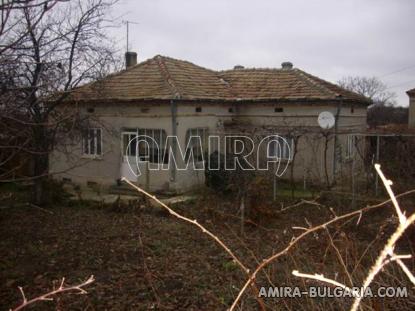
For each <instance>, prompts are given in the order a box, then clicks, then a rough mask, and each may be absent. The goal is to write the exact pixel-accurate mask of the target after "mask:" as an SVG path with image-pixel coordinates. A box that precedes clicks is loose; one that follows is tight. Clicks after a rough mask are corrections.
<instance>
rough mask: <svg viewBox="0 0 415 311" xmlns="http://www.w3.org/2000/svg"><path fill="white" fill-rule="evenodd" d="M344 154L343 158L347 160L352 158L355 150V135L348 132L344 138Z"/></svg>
mask: <svg viewBox="0 0 415 311" xmlns="http://www.w3.org/2000/svg"><path fill="white" fill-rule="evenodd" d="M346 146H347V147H346V154H345V158H346V159H347V160H349V159H352V158H353V157H354V155H355V152H356V135H353V134H348V135H347V140H346Z"/></svg>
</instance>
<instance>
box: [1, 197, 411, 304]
mask: <svg viewBox="0 0 415 311" xmlns="http://www.w3.org/2000/svg"><path fill="white" fill-rule="evenodd" d="M318 202H319V203H321V204H324V206H323V205H318V204H311V203H306V202H305V203H304V204H300V205H298V206H293V207H292V208H289V209H287V210H285V211H283V212H281V207H282V206H285V207H286V206H287V205H289V204H292V203H293V202H291V203H290V202H286V200H282V199H281V200H279V201H278V202H276V203H271V202H261V201H260V200H258V199H256V200H253V201H252V202H250V203H249V204H248V206H249V213H248V217H247V222H246V226H245V236H244V237H241V235H240V220H239V219H238V213H237V210H238V209H237V204H236V203H235V202H234V200H232V198H231V197H220V198H219V197H218V196H217V195H215V194H213V193H204V194H202V195H200V196H199V197H198V199H197V200H195V201H193V202H189V203H186V204H182V205H180V206H174V208H175V209H176V210H178V211H180V212H181V213H182V214H184V215H186V216H189V217H190V218H191V219H197V220H198V221H199V222H200V223H202V224H204V225H206V227H207V228H208V229H209V230H211V231H212V232H213V233H215V234H216V235H217V236H218V237H220V238H221V239H222V240H223V241H224V242H225V243H226V244H227V245H228V246H229V247H230V248H231V249H232V250H234V251H235V253H236V255H237V256H238V257H239V258H240V259H241V261H242V262H243V263H244V264H246V265H247V266H248V267H249V268H250V269H254V268H255V267H256V266H257V265H258V263H259V262H260V261H262V259H263V258H266V257H268V256H270V255H271V254H273V253H274V252H276V251H279V250H282V249H283V248H285V247H286V245H288V243H289V242H290V240H291V239H292V237H293V236H298V235H299V233H301V230H300V229H293V227H309V226H310V225H317V224H320V223H323V222H324V221H327V220H329V219H331V218H332V217H334V216H333V215H334V214H338V215H341V214H343V213H345V212H347V211H348V210H349V207H348V206H349V205H350V202H348V201H347V200H342V199H337V200H332V199H331V198H320V199H319V200H318ZM402 202H403V204H402V205H403V206H404V207H405V206H410V205H412V201H411V200H410V199H409V198H408V199H406V200H403V201H402ZM367 203H368V202H365V201H360V202H359V204H360V205H361V206H365V205H366V204H367ZM1 205H2V209H0V235H1V240H0V252H1V258H0V271H1V272H0V273H1V274H0V286H1V288H0V304H1V309H2V310H8V309H9V308H12V307H15V306H17V305H19V304H20V303H21V295H20V293H19V290H18V286H22V287H23V289H24V292H25V293H26V296H27V297H29V298H31V297H34V296H37V295H40V294H42V293H45V292H47V291H49V290H51V289H52V287H53V285H54V284H55V285H58V284H59V281H60V279H61V278H62V277H65V278H66V282H67V283H68V284H75V283H79V282H80V281H82V280H85V279H87V278H88V277H89V276H90V275H94V276H95V278H96V281H95V282H94V283H92V284H91V285H89V286H88V287H87V288H85V289H86V290H87V291H88V294H87V295H77V294H68V293H67V294H64V295H59V296H57V297H55V300H54V301H43V302H39V303H36V304H35V305H33V307H32V308H29V309H30V310H55V309H56V310H148V309H156V310H225V309H226V308H228V307H229V306H230V304H231V303H232V301H233V299H234V298H235V297H236V295H237V294H238V292H239V290H240V288H241V287H242V286H243V284H244V283H245V281H246V279H247V277H246V275H245V274H244V273H243V272H242V271H241V270H240V268H239V267H238V266H237V265H236V264H235V263H234V262H233V261H232V259H231V258H230V256H229V255H228V254H226V253H225V252H224V251H223V250H222V249H221V248H220V247H219V246H217V245H216V244H215V243H214V242H213V241H212V240H211V239H210V238H209V237H207V236H206V235H204V234H203V233H202V232H201V231H200V230H198V229H197V228H195V227H193V226H192V225H190V224H188V223H184V222H182V221H180V220H178V219H176V218H174V217H172V216H170V215H168V214H167V213H165V212H163V211H161V210H160V209H156V208H152V207H150V205H149V204H147V203H145V202H140V203H137V204H130V205H117V206H115V205H113V206H102V205H100V204H91V203H80V202H71V203H65V204H63V203H62V204H60V205H56V206H52V207H49V208H47V209H39V208H36V207H29V206H26V207H25V206H10V205H11V201H10V202H7V200H6V201H5V200H3V202H2V203H1ZM326 205H327V206H326ZM328 206H331V207H332V209H331V210H330V209H329V207H328ZM391 215H393V210H392V208H391V206H389V205H387V206H385V207H382V208H377V209H374V210H372V211H370V212H368V213H367V214H363V216H362V218H361V219H360V221H359V222H358V217H354V218H350V219H348V220H346V221H342V222H339V223H336V224H334V225H332V226H331V227H329V228H328V231H325V230H322V231H318V232H317V233H314V234H310V235H309V236H307V237H306V238H304V239H303V240H302V241H300V242H299V244H297V245H296V246H295V247H294V248H293V249H292V250H291V251H290V252H289V253H288V254H287V255H285V256H282V257H280V258H279V259H278V260H277V261H276V262H275V263H274V264H272V265H270V266H269V267H267V268H266V269H265V271H264V272H266V274H265V273H261V274H260V275H259V277H258V280H257V285H258V287H261V286H266V287H267V288H268V287H269V286H271V285H270V283H269V281H272V283H273V284H274V285H275V286H287V285H290V286H293V285H298V286H301V288H305V287H307V286H310V285H322V284H318V283H317V282H315V281H308V280H304V279H299V278H296V277H294V276H292V275H291V272H292V270H299V271H301V272H304V273H324V275H325V276H327V277H330V278H336V279H337V280H338V281H340V282H344V283H346V284H348V282H349V278H348V276H347V274H349V275H350V276H351V277H352V279H353V281H354V282H355V283H354V285H355V286H360V284H361V282H362V279H363V277H364V276H365V274H366V272H367V267H369V266H370V264H371V263H373V261H374V259H375V258H376V256H377V254H378V252H379V250H380V249H381V247H382V245H383V244H384V242H385V240H386V239H387V237H388V236H389V235H390V234H391V233H392V232H393V230H394V228H395V226H396V219H395V218H394V217H391ZM357 223H358V224H357ZM411 236H413V231H412V232H410V233H408V234H407V235H406V236H405V237H404V238H403V239H402V240H401V241H400V243H399V246H400V250H399V251H402V252H403V253H408V252H409V253H411V254H413V253H414V252H413V250H412V243H413V241H414V239H413V238H412V241H411ZM330 238H331V239H332V241H333V243H331V242H330ZM339 255H341V257H342V260H340V257H339ZM341 261H343V264H342V263H341ZM406 263H407V265H408V267H409V268H410V269H411V270H412V271H413V270H414V269H413V268H414V262H413V260H407V261H406ZM345 268H346V269H347V271H348V273H346V272H345ZM381 285H383V286H385V285H393V286H408V289H409V298H400V299H396V298H394V299H384V298H382V299H380V298H379V299H371V300H369V299H365V300H364V301H363V302H364V304H363V306H364V308H365V309H374V310H383V309H392V310H393V309H400V310H412V309H413V308H414V306H415V299H414V295H413V294H414V292H413V289H412V288H411V286H410V282H409V281H408V280H407V279H406V277H405V275H404V274H403V273H402V272H401V271H400V269H399V268H397V266H395V265H393V264H391V265H389V266H388V267H386V268H385V269H384V271H383V272H381V274H380V275H379V276H378V277H377V278H376V282H375V284H374V286H381ZM264 302H265V303H266V304H267V306H268V307H269V308H270V309H275V310H310V309H321V310H342V309H347V308H348V307H349V306H350V303H351V300H350V299H343V298H325V299H311V298H268V299H265V300H264ZM239 308H240V310H257V308H258V307H257V303H256V301H255V299H254V298H253V295H252V292H251V291H247V292H246V293H245V294H244V298H243V299H242V302H241V303H240V304H239Z"/></svg>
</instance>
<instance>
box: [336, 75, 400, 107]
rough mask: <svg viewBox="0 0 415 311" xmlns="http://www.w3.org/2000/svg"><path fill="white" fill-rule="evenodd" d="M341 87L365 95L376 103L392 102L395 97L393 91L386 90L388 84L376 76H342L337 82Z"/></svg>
mask: <svg viewBox="0 0 415 311" xmlns="http://www.w3.org/2000/svg"><path fill="white" fill-rule="evenodd" d="M337 83H338V84H339V85H340V86H341V87H343V88H345V89H347V90H349V91H353V92H355V93H358V94H360V95H363V96H366V97H367V98H369V99H371V100H372V101H373V103H374V104H375V105H377V104H383V105H386V104H393V103H394V101H395V98H396V94H395V93H394V92H389V91H388V86H387V85H386V84H385V83H383V82H382V81H381V80H379V79H378V78H376V77H359V76H348V77H343V78H342V79H341V80H339V81H338V82H337Z"/></svg>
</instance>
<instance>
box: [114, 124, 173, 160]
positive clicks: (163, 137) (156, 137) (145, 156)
mask: <svg viewBox="0 0 415 311" xmlns="http://www.w3.org/2000/svg"><path fill="white" fill-rule="evenodd" d="M156 133H157V134H156ZM125 135H128V136H129V141H130V140H131V139H132V138H131V136H133V137H135V139H137V138H138V137H140V136H148V137H151V138H153V140H150V141H149V142H148V144H149V145H150V146H148V144H146V143H144V142H140V143H139V144H136V145H135V146H136V147H135V149H136V151H135V152H131V153H130V154H127V148H126V146H125V144H124V136H125ZM121 136H122V141H121V146H122V156H123V157H126V156H128V157H138V160H139V161H140V162H149V163H153V164H168V161H169V156H168V154H167V155H166V152H168V148H167V132H166V130H165V129H163V128H137V129H136V130H135V131H134V130H125V131H122V135H121ZM154 141H155V142H156V143H157V144H158V156H157V161H154V159H155V157H154V152H151V151H152V150H153V149H157V148H156V147H155V146H156V145H155V144H154ZM141 144H143V146H144V153H143V152H142V150H141V148H140V147H141ZM130 146H131V144H130ZM130 151H131V149H130ZM164 161H167V162H164Z"/></svg>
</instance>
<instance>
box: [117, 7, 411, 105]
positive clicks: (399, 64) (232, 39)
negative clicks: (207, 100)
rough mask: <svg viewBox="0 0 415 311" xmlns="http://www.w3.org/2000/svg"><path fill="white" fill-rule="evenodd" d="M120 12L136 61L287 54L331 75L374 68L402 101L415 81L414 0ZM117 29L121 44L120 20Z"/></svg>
mask: <svg viewBox="0 0 415 311" xmlns="http://www.w3.org/2000/svg"><path fill="white" fill-rule="evenodd" d="M122 14H125V15H124V16H123V17H122V19H124V20H130V21H134V22H138V23H139V24H138V25H130V50H134V51H136V52H138V54H139V60H140V61H141V60H144V59H147V58H150V57H153V56H154V55H156V54H161V55H166V56H171V57H174V58H179V59H184V60H188V61H191V62H193V63H195V64H198V65H201V66H204V67H208V68H212V69H229V68H232V67H233V66H234V65H236V64H241V65H243V66H245V67H280V64H281V62H283V61H291V62H293V63H294V66H295V67H298V68H300V69H303V70H305V71H307V72H309V73H311V74H315V75H318V76H319V77H321V78H324V79H326V80H329V81H333V82H336V81H337V80H339V79H340V78H341V77H343V76H346V75H366V76H378V77H379V78H381V79H382V80H383V81H384V82H385V83H387V84H388V86H390V87H391V88H390V91H394V92H396V93H397V95H398V103H399V104H400V105H405V106H406V105H408V97H407V95H406V94H405V91H406V90H408V89H410V88H414V87H415V40H414V30H415V18H414V16H415V1H414V0H347V1H346V0H290V1H280V0H250V1H247V0H204V1H203V0H120V2H119V3H118V4H117V5H116V7H115V11H114V12H113V15H114V16H120V15H122ZM116 36H117V38H118V39H119V43H120V46H122V47H123V48H125V46H126V44H125V26H124V27H122V28H120V29H118V30H116ZM408 67H409V68H408ZM401 69H405V70H403V71H401V72H398V73H394V74H389V73H392V72H395V71H398V70H401ZM386 74H389V75H386Z"/></svg>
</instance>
